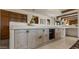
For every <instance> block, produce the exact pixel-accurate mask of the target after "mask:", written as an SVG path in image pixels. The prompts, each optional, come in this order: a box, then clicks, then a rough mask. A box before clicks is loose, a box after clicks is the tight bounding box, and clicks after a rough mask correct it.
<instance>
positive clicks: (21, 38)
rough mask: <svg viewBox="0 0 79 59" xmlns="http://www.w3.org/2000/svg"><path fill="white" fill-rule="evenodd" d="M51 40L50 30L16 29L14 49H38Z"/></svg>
mask: <svg viewBox="0 0 79 59" xmlns="http://www.w3.org/2000/svg"><path fill="white" fill-rule="evenodd" d="M48 39H49V32H48V29H25V30H23V29H15V30H14V45H13V46H14V47H13V48H15V49H24V48H25V49H26V48H28V49H30V48H37V47H38V46H40V45H41V44H44V43H45V42H47V41H48Z"/></svg>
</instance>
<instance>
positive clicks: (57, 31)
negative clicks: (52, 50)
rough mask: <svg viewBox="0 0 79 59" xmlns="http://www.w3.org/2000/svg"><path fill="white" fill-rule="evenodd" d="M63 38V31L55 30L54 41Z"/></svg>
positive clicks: (60, 29) (61, 29)
mask: <svg viewBox="0 0 79 59" xmlns="http://www.w3.org/2000/svg"><path fill="white" fill-rule="evenodd" d="M64 37H65V29H64V28H57V29H55V39H64Z"/></svg>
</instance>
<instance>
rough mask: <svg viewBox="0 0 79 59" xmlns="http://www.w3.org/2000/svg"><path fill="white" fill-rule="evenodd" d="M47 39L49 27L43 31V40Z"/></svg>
mask: <svg viewBox="0 0 79 59" xmlns="http://www.w3.org/2000/svg"><path fill="white" fill-rule="evenodd" d="M47 41H49V29H44V32H43V42H47Z"/></svg>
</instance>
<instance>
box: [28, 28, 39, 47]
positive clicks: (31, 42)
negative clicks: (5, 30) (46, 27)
mask: <svg viewBox="0 0 79 59" xmlns="http://www.w3.org/2000/svg"><path fill="white" fill-rule="evenodd" d="M37 32H38V30H36V29H34V30H28V48H36V47H37V42H36V40H37V37H38V34H37Z"/></svg>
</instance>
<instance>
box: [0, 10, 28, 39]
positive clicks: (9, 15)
mask: <svg viewBox="0 0 79 59" xmlns="http://www.w3.org/2000/svg"><path fill="white" fill-rule="evenodd" d="M0 18H1V19H0V21H1V26H0V27H1V28H0V31H1V39H9V22H10V21H15V22H27V15H24V14H20V13H16V12H10V11H5V10H0Z"/></svg>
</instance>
